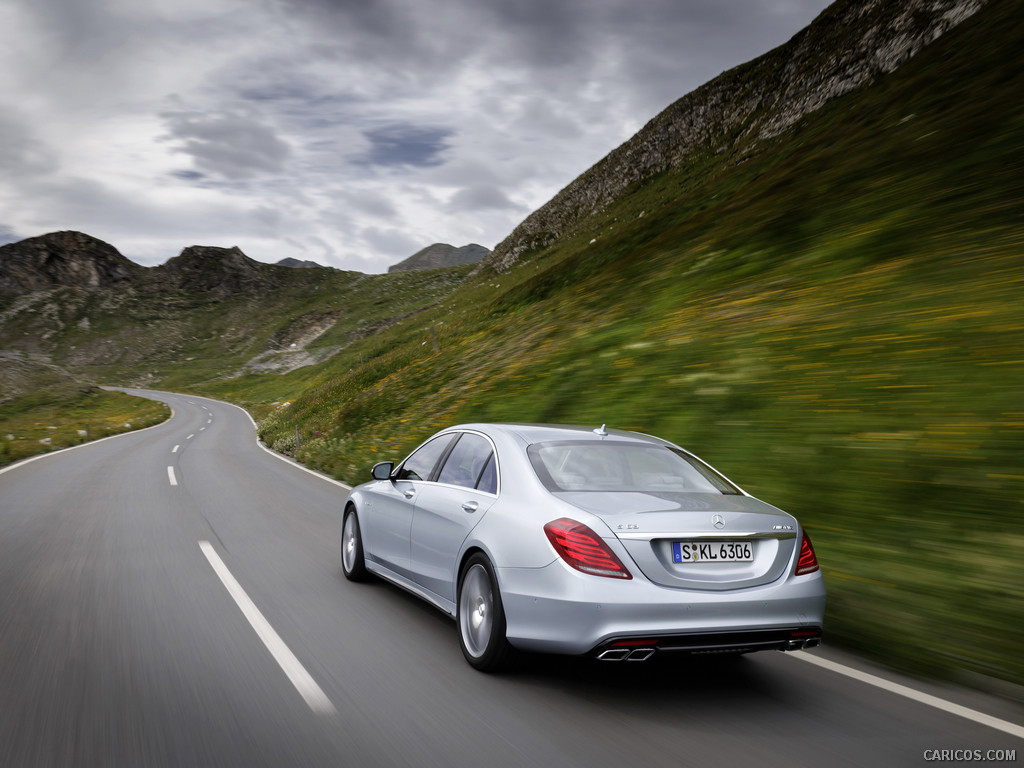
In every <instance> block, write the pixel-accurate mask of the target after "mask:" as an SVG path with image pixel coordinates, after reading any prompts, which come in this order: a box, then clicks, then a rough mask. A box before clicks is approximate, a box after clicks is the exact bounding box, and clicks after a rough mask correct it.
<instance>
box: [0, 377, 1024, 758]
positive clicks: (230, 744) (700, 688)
mask: <svg viewBox="0 0 1024 768" xmlns="http://www.w3.org/2000/svg"><path fill="white" fill-rule="evenodd" d="M132 392H133V393H134V394H141V395H143V396H147V397H152V398H154V399H158V400H162V401H164V402H167V403H168V404H169V405H170V406H171V407H172V408H173V410H174V415H173V417H172V418H171V419H169V420H168V421H167V422H165V423H164V424H162V425H159V426H157V427H153V428H150V429H148V430H143V431H140V432H135V433H130V434H127V435H123V436H120V437H118V438H116V439H110V440H105V441H100V442H97V443H93V444H88V445H85V446H81V447H79V448H76V449H73V450H68V451H62V452H58V453H54V454H49V455H47V456H45V457H43V458H41V459H39V460H36V461H29V462H23V463H21V464H18V465H14V466H12V467H9V468H7V469H6V470H4V471H3V472H0V766H30V767H32V768H35V767H36V766H150V765H152V766H221V765H223V766H236V765H237V766H293V765H294V766H356V765H358V766H446V767H447V766H495V767H498V766H588V767H591V768H592V767H596V766H617V767H620V766H623V765H628V766H686V765H701V766H719V765H721V766H737V765H748V764H750V765H759V766H774V765H779V766H783V765H784V766H793V765H807V764H824V765H828V766H830V768H834V767H838V766H903V765H907V766H910V765H913V766H919V765H921V764H922V763H925V762H933V761H932V760H930V758H932V757H936V756H939V757H941V756H942V754H941V750H958V749H959V750H964V749H966V750H971V751H972V755H973V750H980V753H981V754H984V755H985V756H986V757H989V758H997V757H1002V758H1003V759H1002V760H1001V761H1000V760H989V764H996V765H998V764H1009V763H1010V762H1011V761H1009V760H1006V759H1005V758H1006V757H1008V755H1007V753H1005V752H1002V753H1000V752H999V750H1010V751H1013V752H1014V753H1015V756H1016V759H1017V760H1024V739H1022V738H1021V736H1020V733H1021V732H1024V731H1015V730H1013V729H1014V728H1020V726H1021V724H1022V723H1024V708H1022V707H1021V706H1019V705H1017V704H1013V703H1010V702H1007V701H1004V700H999V699H994V698H991V697H987V696H983V695H980V694H976V693H971V692H965V691H957V690H952V691H951V690H943V689H939V688H938V687H936V686H934V685H928V684H925V683H921V682H915V681H907V680H895V682H897V683H902V684H904V685H908V686H910V687H911V688H913V689H914V690H916V691H921V692H924V693H926V694H930V695H933V696H937V697H938V698H939V699H940V700H942V701H946V702H951V703H952V704H954V705H957V706H960V707H965V708H968V709H969V710H970V711H971V712H974V713H976V714H980V715H981V716H982V718H981V719H982V720H984V717H985V716H988V717H990V718H994V720H993V721H991V722H989V721H984V722H978V721H977V719H970V717H969V716H967V717H965V716H963V714H964V712H962V711H960V710H955V711H953V712H949V711H944V710H942V709H939V708H937V707H936V706H934V703H935V702H934V701H931V700H925V701H917V700H913V699H911V698H908V697H907V696H905V695H902V693H901V692H900V691H899V690H898V689H897V690H896V691H895V692H894V691H893V690H885V689H883V688H880V687H878V685H877V684H872V683H871V681H868V682H865V681H864V680H863V679H854V678H851V677H849V676H848V672H846V673H843V672H842V670H840V671H839V672H837V671H836V670H835V669H834V668H825V667H822V666H819V665H816V664H810V663H806V661H805V660H804V659H802V658H801V656H802V655H807V654H780V653H767V654H755V655H753V656H749V657H745V658H742V659H738V660H733V661H731V662H730V661H727V660H723V659H716V658H706V659H698V660H693V661H692V662H678V663H672V664H655V663H649V664H629V663H623V664H597V663H593V662H584V661H578V660H571V659H562V658H557V657H539V658H531V659H527V660H526V661H525V662H524V663H523V665H522V666H521V668H519V669H517V670H516V671H514V672H512V673H509V674H505V675H499V676H488V675H482V674H480V673H477V672H475V671H473V670H472V669H471V668H470V667H469V666H468V665H466V663H465V662H464V660H463V659H462V656H461V653H460V652H459V647H458V642H457V639H456V634H455V626H454V624H453V623H452V622H451V621H450V620H449V619H447V618H446V617H444V616H442V615H441V614H440V613H437V612H436V611H434V610H433V609H432V608H430V607H428V606H426V605H424V604H421V603H420V602H419V601H417V600H416V599H415V598H413V597H411V596H409V595H407V594H405V593H404V592H401V591H400V590H397V589H395V588H393V587H390V586H388V585H385V584H382V583H371V584H367V585H356V584H351V583H349V582H347V581H345V580H344V578H343V576H342V575H341V570H340V566H339V562H338V549H339V523H340V512H341V509H342V505H343V503H344V500H345V496H346V490H345V488H344V487H343V486H340V485H339V484H337V483H334V482H333V481H330V480H328V479H326V478H323V477H320V476H317V475H315V474H314V473H310V472H308V471H306V470H304V469H302V468H300V467H297V466H296V465H294V464H292V463H290V462H288V461H286V460H282V459H281V458H279V457H277V456H275V455H272V454H271V453H269V452H268V451H266V450H265V449H263V448H262V447H260V446H259V445H258V444H257V441H256V438H255V430H254V427H253V424H252V422H251V420H250V418H249V417H248V415H247V414H246V413H245V412H244V411H242V410H240V409H238V408H236V407H234V406H231V405H227V404H225V403H219V402H216V401H213V400H207V399H204V398H199V397H193V396H187V395H177V394H167V393H157V392H139V391H132ZM382 458H398V457H382ZM218 562H219V565H218ZM225 574H227V576H225ZM232 582H233V583H234V584H233V585H232ZM261 622H262V623H261ZM814 656H815V658H817V659H822V660H825V661H831V662H837V661H838V662H839V663H841V664H843V665H844V667H845V668H849V667H850V666H851V665H852V666H855V667H858V668H863V669H866V667H865V665H863V664H861V663H859V662H857V661H851V660H849V659H848V658H844V657H841V656H840V655H839V654H837V653H836V652H834V651H832V650H830V649H828V648H823V649H819V650H818V651H815V652H814ZM868 671H870V670H868ZM875 674H879V673H878V672H877V670H876V671H875ZM883 676H884V677H886V678H887V679H890V680H894V678H893V676H892V675H889V674H883ZM993 723H994V725H993ZM1000 723H1001V724H1003V725H1002V726H1000V725H999V724H1000ZM1003 726H1009V728H1007V727H1003ZM932 750H940V752H939V753H935V752H932Z"/></svg>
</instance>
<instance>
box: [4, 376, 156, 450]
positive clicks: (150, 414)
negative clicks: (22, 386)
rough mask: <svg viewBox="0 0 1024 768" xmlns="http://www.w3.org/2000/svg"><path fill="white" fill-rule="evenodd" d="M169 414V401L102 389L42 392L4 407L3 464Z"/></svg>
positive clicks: (77, 387)
mask: <svg viewBox="0 0 1024 768" xmlns="http://www.w3.org/2000/svg"><path fill="white" fill-rule="evenodd" d="M168 416H170V409H169V408H168V407H167V406H166V405H164V404H163V403H157V402H154V401H153V400H144V399H142V398H139V397H131V396H129V395H126V394H123V393H121V392H108V391H105V390H102V389H99V388H97V387H91V386H82V385H65V386H63V387H57V386H53V387H49V388H46V389H41V390H37V391H35V392H33V393H31V394H25V395H22V396H20V397H17V398H14V399H13V400H9V401H7V402H6V403H4V404H3V405H0V466H3V465H5V464H10V463H12V462H15V461H19V460H20V459H25V458H28V457H30V456H35V455H37V454H40V453H47V452H49V451H54V450H57V449H59V448H67V447H70V446H73V445H80V444H81V443H85V442H88V441H90V440H96V439H98V438H101V437H107V436H109V435H115V434H120V433H122V432H130V431H132V430H136V429H142V428H144V427H149V426H152V425H154V424H159V423H160V422H162V421H164V420H165V419H166V418H167V417H168Z"/></svg>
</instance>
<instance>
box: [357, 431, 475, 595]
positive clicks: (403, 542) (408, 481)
mask: <svg viewBox="0 0 1024 768" xmlns="http://www.w3.org/2000/svg"><path fill="white" fill-rule="evenodd" d="M455 437H456V434H455V433H449V434H445V435H439V436H437V437H434V438H431V439H430V440H428V441H427V442H425V443H424V444H423V445H421V446H420V447H419V448H417V449H416V450H415V451H413V452H412V453H411V454H410V455H409V457H408V458H407V459H406V460H405V461H403V462H402V463H401V464H400V465H399V467H398V469H396V470H395V471H394V472H393V473H392V475H391V479H390V480H383V481H381V482H380V483H378V486H379V487H378V488H375V489H374V490H375V493H374V497H373V505H372V511H371V514H369V515H367V516H366V519H365V520H363V521H362V523H363V537H364V538H365V540H366V545H365V547H366V552H367V554H368V556H369V557H370V558H371V559H373V560H375V561H377V562H378V563H380V564H381V565H383V566H385V567H386V568H389V569H390V570H392V571H394V572H395V573H398V574H401V575H402V576H405V577H408V576H409V534H410V531H411V529H412V519H413V510H414V509H415V505H416V499H417V497H418V496H419V495H420V494H421V493H422V492H423V489H424V488H427V487H429V486H430V485H431V483H430V478H431V476H432V475H433V473H434V470H435V469H436V467H437V464H438V462H439V461H440V460H441V458H442V457H443V456H444V454H445V451H447V449H448V446H449V445H450V444H451V442H452V441H453V440H454V439H455Z"/></svg>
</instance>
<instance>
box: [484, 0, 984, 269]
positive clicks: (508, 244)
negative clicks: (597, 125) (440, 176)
mask: <svg viewBox="0 0 1024 768" xmlns="http://www.w3.org/2000/svg"><path fill="white" fill-rule="evenodd" d="M986 2H987V0H837V2H835V3H833V4H832V5H831V6H829V7H828V8H827V9H826V10H825V11H823V12H822V13H821V15H820V16H818V18H817V19H815V21H814V22H813V23H811V24H810V25H809V26H808V27H806V28H805V29H803V30H802V31H801V32H799V33H798V34H797V35H796V36H794V37H793V38H792V39H791V40H790V41H789V42H788V43H786V44H784V45H782V46H780V47H778V48H776V49H775V50H773V51H769V52H768V53H766V54H764V55H763V56H761V57H759V58H757V59H754V60H753V61H750V62H748V63H746V64H743V65H741V66H738V67H735V68H734V69H731V70H729V71H727V72H725V73H723V74H722V75H720V76H719V77H717V78H715V79H714V80H711V81H710V82H708V83H707V84H705V85H703V86H702V87H700V88H698V89H697V90H695V91H692V92H691V93H689V94H687V95H686V96H684V97H682V98H681V99H679V100H678V101H676V102H675V103H674V104H672V105H671V106H669V107H668V108H666V109H665V110H664V111H663V112H662V113H661V114H659V115H658V116H656V117H655V118H654V119H653V120H651V121H650V122H648V123H647V124H646V125H645V126H644V127H643V128H642V129H641V130H640V131H639V132H638V133H637V134H636V135H635V136H634V137H633V138H631V139H630V140H629V141H627V142H625V143H624V144H622V145H621V146H619V147H618V148H617V149H615V150H613V151H612V152H611V153H610V154H608V155H607V156H606V157H605V158H604V159H602V160H601V161H600V162H598V163H597V164H596V165H594V166H593V167H592V168H590V169H589V170H588V171H587V172H586V173H584V174H583V175H582V176H580V177H579V178H577V179H576V180H575V181H573V182H572V183H571V184H569V185H568V186H567V187H565V188H564V189H563V190H562V191H561V192H559V193H558V194H557V195H556V196H555V197H554V198H552V199H551V200H550V201H549V202H548V203H546V204H545V205H544V206H543V207H541V208H540V209H538V210H537V211H535V212H534V213H533V214H531V215H530V216H529V217H527V218H526V220H524V221H523V222H522V223H521V224H520V225H519V226H518V227H516V228H515V229H514V230H513V231H512V233H511V234H510V235H509V236H508V237H507V238H505V239H504V240H503V241H502V242H501V243H499V244H498V245H497V246H496V247H495V249H494V251H493V253H491V254H490V256H488V257H487V258H486V259H485V260H484V262H483V266H490V267H493V268H494V269H495V270H496V271H499V272H503V271H506V270H508V269H509V268H510V267H511V266H512V265H513V264H515V263H516V262H517V261H519V260H520V258H521V257H522V256H523V254H525V253H527V252H530V251H534V250H537V249H540V248H543V247H545V246H547V245H550V244H551V243H553V242H554V241H555V240H557V239H558V238H559V237H560V236H561V235H563V234H565V233H567V232H569V231H570V230H572V229H573V227H574V225H575V224H576V223H578V222H579V221H581V220H582V219H584V218H586V217H587V216H589V215H591V214H593V213H596V212H599V211H601V210H602V209H604V208H605V207H606V206H608V205H609V204H610V203H611V202H613V201H614V200H616V199H617V198H618V197H619V196H620V195H622V194H623V193H624V192H625V191H626V190H627V189H628V188H630V187H632V186H634V185H638V184H640V183H643V182H644V181H646V180H648V179H651V178H652V177H654V176H656V175H658V174H660V173H664V172H666V171H672V170H675V169H679V168H680V167H681V166H684V165H685V164H687V163H689V162H694V161H697V160H699V158H700V157H702V156H707V155H723V154H728V155H732V156H733V157H732V162H733V163H741V162H743V160H744V159H745V157H747V156H749V154H750V153H751V152H754V151H756V150H757V147H758V146H759V145H761V144H763V143H764V142H765V141H767V140H770V139H772V138H773V137H775V136H778V135H780V134H781V133H782V132H783V131H785V130H786V129H787V128H789V127H790V126H792V125H794V124H795V123H797V122H798V121H799V120H800V119H801V118H803V117H804V116H806V115H808V114H809V113H811V112H814V111H815V110H817V109H819V108H820V107H822V106H823V105H825V104H826V103H828V102H829V101H831V100H833V99H836V98H838V97H840V96H842V95H844V94H846V93H849V92H850V91H852V90H854V89H856V88H860V87H862V86H864V85H867V84H869V83H871V82H872V81H873V80H875V79H876V78H878V77H880V76H882V75H884V74H886V73H889V72H892V71H894V70H895V69H896V68H897V67H899V66H900V65H901V64H902V63H904V62H905V61H906V60H907V59H909V58H910V57H912V56H914V55H915V54H916V53H917V52H918V51H920V50H921V49H922V48H923V47H924V46H926V45H928V44H929V43H931V42H933V41H934V40H936V39H937V38H938V37H940V36H941V35H942V34H944V33H945V32H947V31H948V30H949V29H951V28H952V27H954V26H956V25H957V24H959V23H960V22H962V21H963V20H964V19H966V18H968V17H970V16H972V15H973V14H974V13H976V12H977V11H978V10H979V9H981V8H982V7H983V6H984V5H985V4H986Z"/></svg>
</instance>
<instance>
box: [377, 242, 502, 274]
mask: <svg viewBox="0 0 1024 768" xmlns="http://www.w3.org/2000/svg"><path fill="white" fill-rule="evenodd" d="M489 253H490V250H489V249H487V248H484V247H483V246H482V245H477V244H476V243H470V244H469V245H464V246H462V247H461V248H456V247H455V246H454V245H449V244H448V243H434V244H433V245H428V246H427V247H426V248H423V249H422V250H419V251H417V252H416V253H414V254H413V255H412V256H410V257H409V258H407V259H405V260H404V261H400V262H398V263H397V264H394V265H392V266H390V267H388V272H408V271H412V270H419V269H440V268H441V267H455V266H459V265H461V264H476V263H477V262H479V261H481V260H482V259H483V258H484V257H485V256H487V255H488V254H489Z"/></svg>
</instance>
